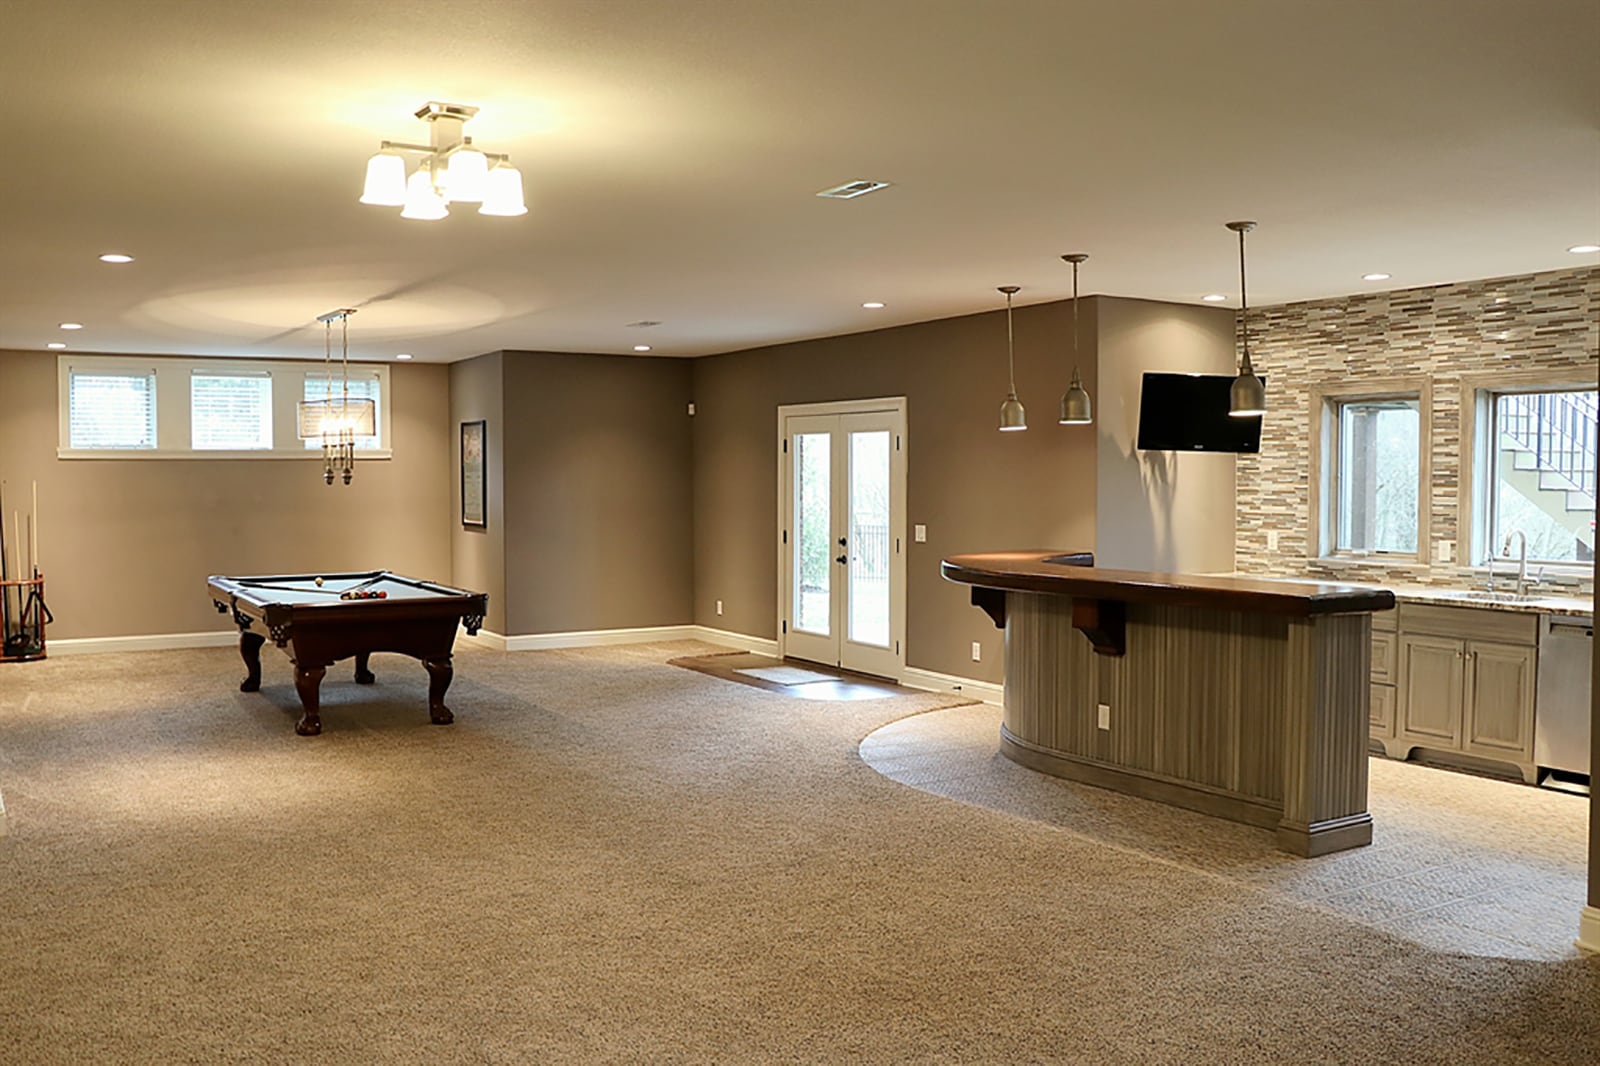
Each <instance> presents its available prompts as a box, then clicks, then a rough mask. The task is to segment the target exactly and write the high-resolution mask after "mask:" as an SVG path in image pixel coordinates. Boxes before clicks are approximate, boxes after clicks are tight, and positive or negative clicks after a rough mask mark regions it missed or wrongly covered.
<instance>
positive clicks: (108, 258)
mask: <svg viewBox="0 0 1600 1066" xmlns="http://www.w3.org/2000/svg"><path fill="white" fill-rule="evenodd" d="M100 262H102V263H131V262H133V256H131V255H123V254H122V253H121V252H107V253H106V254H105V255H102V256H101V257H100Z"/></svg>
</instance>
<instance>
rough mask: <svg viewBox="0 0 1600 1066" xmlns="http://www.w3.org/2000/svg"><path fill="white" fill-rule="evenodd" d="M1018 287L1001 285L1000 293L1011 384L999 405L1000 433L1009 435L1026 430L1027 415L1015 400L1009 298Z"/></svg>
mask: <svg viewBox="0 0 1600 1066" xmlns="http://www.w3.org/2000/svg"><path fill="white" fill-rule="evenodd" d="M1021 290H1022V286H1020V285H1002V286H1000V291H1001V292H1003V293H1005V294H1006V373H1007V375H1008V377H1009V379H1010V382H1011V391H1010V392H1008V393H1006V402H1005V403H1003V404H1001V405H1000V431H1001V432H1002V433H1011V432H1015V431H1016V430H1019V429H1027V428H1028V415H1027V413H1026V412H1025V411H1024V410H1023V409H1022V401H1021V400H1019V399H1017V350H1016V338H1015V334H1013V333H1012V331H1011V297H1012V295H1013V294H1015V293H1017V292H1020V291H1021Z"/></svg>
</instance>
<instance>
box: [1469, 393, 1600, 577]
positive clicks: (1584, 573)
mask: <svg viewBox="0 0 1600 1066" xmlns="http://www.w3.org/2000/svg"><path fill="white" fill-rule="evenodd" d="M1594 387H1595V383H1594V381H1593V380H1592V379H1585V378H1584V377H1583V375H1582V373H1581V372H1579V371H1566V372H1561V371H1551V370H1542V369H1534V370H1522V371H1498V372H1494V373H1487V374H1463V375H1462V376H1461V445H1462V448H1461V465H1462V470H1461V502H1460V507H1459V511H1458V513H1457V516H1456V517H1457V522H1458V528H1459V529H1461V530H1463V531H1464V532H1465V533H1466V536H1464V537H1463V538H1462V539H1463V541H1465V545H1464V548H1463V551H1464V552H1465V553H1466V554H1464V556H1463V558H1462V562H1463V564H1464V565H1468V566H1470V567H1471V568H1472V570H1473V571H1474V572H1475V573H1479V574H1483V575H1485V576H1487V575H1489V574H1491V573H1493V574H1500V573H1507V572H1510V573H1515V572H1516V569H1517V562H1516V561H1515V560H1510V561H1508V560H1506V559H1505V558H1504V557H1503V556H1501V555H1500V552H1499V548H1500V545H1498V544H1490V543H1489V495H1488V488H1489V472H1490V471H1491V470H1493V469H1494V459H1493V457H1492V454H1491V451H1490V449H1491V448H1492V447H1493V444H1494V442H1493V441H1492V440H1491V439H1490V436H1489V434H1487V433H1485V432H1483V429H1484V427H1486V426H1487V425H1488V424H1489V418H1490V403H1491V398H1492V397H1493V396H1496V395H1499V394H1502V393H1508V392H1556V391H1560V390H1564V389H1592V388H1594ZM1491 556H1492V557H1493V561H1492V562H1487V561H1486V559H1488V558H1489V557H1491ZM1528 566H1529V568H1530V570H1531V569H1533V568H1537V569H1538V570H1539V572H1540V575H1541V580H1551V579H1553V580H1555V581H1557V582H1561V581H1569V580H1573V579H1577V580H1581V579H1583V578H1587V577H1589V576H1590V575H1592V574H1593V573H1594V566H1593V564H1592V563H1582V562H1546V561H1544V560H1537V561H1536V560H1533V559H1530V560H1528Z"/></svg>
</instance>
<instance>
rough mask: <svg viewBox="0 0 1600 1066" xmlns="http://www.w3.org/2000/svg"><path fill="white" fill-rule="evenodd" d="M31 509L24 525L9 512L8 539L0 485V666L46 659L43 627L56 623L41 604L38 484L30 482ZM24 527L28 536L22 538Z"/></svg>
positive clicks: (17, 515)
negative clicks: (31, 485)
mask: <svg viewBox="0 0 1600 1066" xmlns="http://www.w3.org/2000/svg"><path fill="white" fill-rule="evenodd" d="M32 503H33V507H32V509H31V510H30V511H29V512H28V516H27V525H26V527H24V525H23V516H22V512H21V511H16V510H13V511H12V512H11V515H10V517H11V522H10V535H9V537H8V536H7V529H6V526H7V523H6V521H5V519H6V510H5V483H4V482H0V663H25V662H32V661H34V660H36V659H43V658H44V657H45V648H44V627H45V624H46V623H48V622H53V621H55V617H54V616H53V615H52V614H51V613H50V608H49V607H46V606H45V602H44V574H42V573H41V572H40V571H39V483H38V482H37V481H35V482H34V483H33V499H32ZM24 528H26V530H27V536H26V537H24V536H23V530H24Z"/></svg>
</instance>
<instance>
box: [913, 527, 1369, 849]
mask: <svg viewBox="0 0 1600 1066" xmlns="http://www.w3.org/2000/svg"><path fill="white" fill-rule="evenodd" d="M1093 562H1094V560H1093V557H1092V556H1091V555H1090V554H1088V553H1062V552H1049V551H1012V552H990V553H985V554H976V555H957V556H952V557H951V558H949V559H946V560H944V562H943V563H942V564H941V566H940V570H941V572H942V573H943V575H944V577H945V578H946V579H948V580H950V581H954V582H958V583H961V584H966V585H971V586H972V602H973V604H974V605H976V606H978V607H980V608H982V609H983V610H984V611H985V612H987V613H988V615H989V616H990V618H992V619H993V620H994V623H995V625H996V626H998V627H1000V628H1001V629H1004V630H1005V712H1004V715H1003V719H1002V725H1001V728H1000V750H1001V752H1002V753H1003V754H1004V755H1006V756H1007V757H1008V758H1010V759H1012V760H1013V761H1015V762H1017V763H1020V764H1022V765H1023V766H1027V767H1030V768H1032V769H1035V770H1039V771H1041V772H1043V773H1047V774H1053V775H1055V776H1057V777H1063V778H1068V779H1071V780H1074V781H1083V782H1086V783H1088V784H1092V785H1098V786H1101V787H1104V788H1109V789H1113V790H1116V791H1118V792H1124V793H1128V794H1130V795H1134V796H1140V797H1143V798H1145V799H1151V800H1157V801H1160V802H1163V803H1168V804H1172V805H1174V806H1178V807H1186V808H1189V809H1191V810H1196V811H1200V812H1202V813H1205V814H1209V815H1214V816H1217V817H1221V818H1228V819H1232V820H1233V821H1237V822H1243V823H1245V824H1248V825H1254V826H1260V827H1262V828H1266V829H1272V830H1274V831H1275V832H1276V838H1277V843H1278V846H1279V847H1280V848H1282V849H1283V850H1285V851H1289V852H1292V853H1294V854H1296V855H1302V856H1308V857H1309V856H1314V855H1325V854H1328V853H1329V852H1334V851H1340V850H1343V849H1345V848H1353V847H1360V846H1361V845H1363V844H1370V843H1371V842H1372V816H1371V814H1369V813H1368V812H1367V732H1368V705H1369V700H1370V689H1369V683H1370V681H1369V663H1370V660H1371V655H1372V612H1373V611H1385V610H1392V609H1393V608H1394V602H1395V600H1394V594H1393V593H1392V592H1389V591H1387V590H1384V589H1365V588H1353V587H1350V586H1346V585H1328V584H1312V583H1295V582H1278V581H1265V580H1252V579H1248V578H1233V577H1212V576H1200V575H1187V574H1165V573H1147V572H1144V571H1134V570H1107V569H1099V568H1096V567H1095V566H1094V565H1093Z"/></svg>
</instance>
